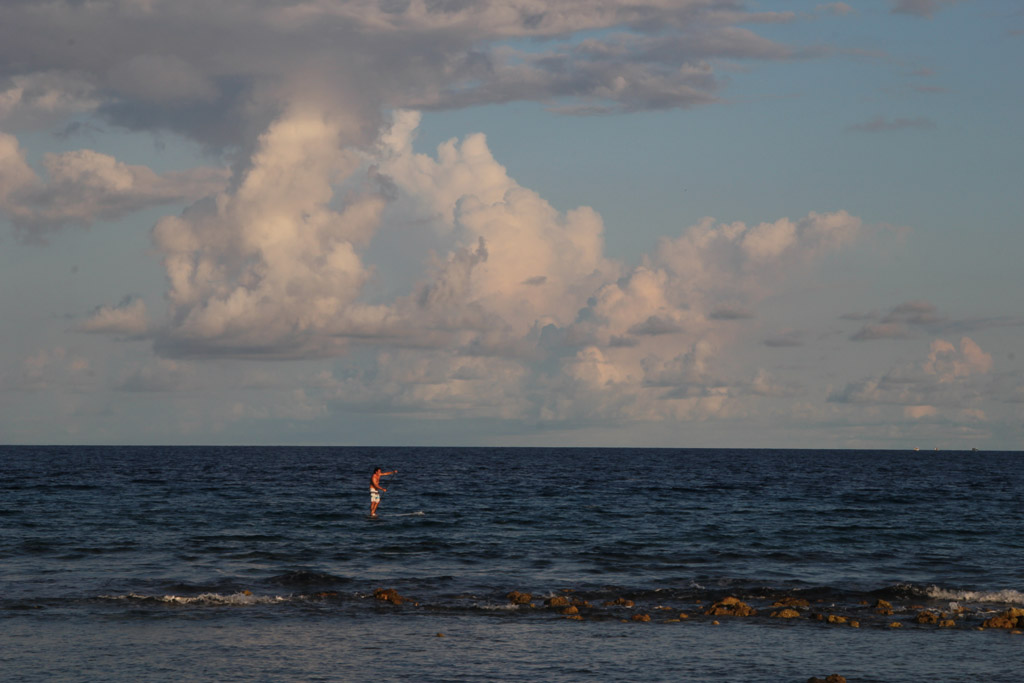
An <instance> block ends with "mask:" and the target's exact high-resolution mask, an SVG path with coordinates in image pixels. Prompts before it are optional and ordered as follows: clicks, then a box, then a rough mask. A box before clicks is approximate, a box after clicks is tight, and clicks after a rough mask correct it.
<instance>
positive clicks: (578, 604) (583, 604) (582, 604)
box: [572, 598, 593, 609]
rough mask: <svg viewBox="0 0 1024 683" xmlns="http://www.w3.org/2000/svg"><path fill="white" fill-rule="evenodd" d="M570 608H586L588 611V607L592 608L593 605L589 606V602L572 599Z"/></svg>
mask: <svg viewBox="0 0 1024 683" xmlns="http://www.w3.org/2000/svg"><path fill="white" fill-rule="evenodd" d="M572 606H573V607H586V608H588V609H589V608H590V607H592V606H593V605H591V604H590V603H589V602H587V601H586V600H581V599H579V598H575V599H573V601H572Z"/></svg>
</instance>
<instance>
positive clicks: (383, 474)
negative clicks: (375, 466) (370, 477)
mask: <svg viewBox="0 0 1024 683" xmlns="http://www.w3.org/2000/svg"><path fill="white" fill-rule="evenodd" d="M392 474H398V470H391V471H390V472H381V473H380V476H382V477H390V476H391V475H392Z"/></svg>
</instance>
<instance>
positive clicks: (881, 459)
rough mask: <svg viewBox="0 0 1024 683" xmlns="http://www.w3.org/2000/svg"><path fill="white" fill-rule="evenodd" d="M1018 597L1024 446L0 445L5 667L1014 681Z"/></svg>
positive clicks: (215, 673)
mask: <svg viewBox="0 0 1024 683" xmlns="http://www.w3.org/2000/svg"><path fill="white" fill-rule="evenodd" d="M375 466H380V467H382V468H384V469H385V470H392V469H398V471H399V472H398V474H397V475H394V476H391V477H385V478H383V479H382V484H383V486H385V487H386V488H387V489H388V492H387V493H385V494H383V501H382V503H381V506H380V510H379V516H378V518H376V519H371V518H370V517H369V515H368V512H369V494H368V488H369V479H370V474H371V472H372V470H373V468H374V467H375ZM379 589H387V590H390V591H393V592H391V593H380V592H379ZM375 591H376V592H377V596H375ZM513 591H516V592H519V593H521V594H528V595H529V597H528V598H526V597H523V598H520V599H521V600H524V602H522V604H517V603H516V602H515V599H516V597H517V596H515V595H513V596H512V597H511V598H510V597H509V595H510V593H512V592H513ZM395 595H397V596H400V597H401V598H403V599H404V600H402V601H401V602H402V604H394V602H390V601H387V600H382V599H380V598H381V597H388V596H392V597H394V596H395ZM557 598H564V599H565V601H567V602H569V606H565V605H560V606H559V605H556V604H552V603H558V602H562V601H561V600H558V599H557ZM726 598H735V599H736V600H738V601H740V602H742V603H744V604H745V605H746V606H748V607H749V608H750V609H751V610H754V611H756V613H755V614H752V615H748V616H736V615H734V614H722V613H718V614H715V613H714V612H715V609H716V608H715V605H716V604H719V603H721V601H723V600H724V599H726ZM786 601H788V602H789V603H790V608H791V609H793V610H794V612H795V613H796V616H794V617H793V618H782V617H781V616H771V615H772V614H779V613H780V610H781V609H783V608H784V606H783V605H778V604H777V603H782V602H786ZM396 602H397V600H396ZM729 602H733V601H729ZM886 603H889V605H891V614H884V613H879V612H880V611H881V612H886V611H887V606H886ZM571 606H575V612H576V613H575V614H571V612H573V610H572V609H569V612H570V614H566V613H565V611H566V610H567V609H568V607H571ZM1021 607H1024V454H1021V453H992V452H969V453H967V452H933V451H929V452H883V451H851V450H847V451H814V450H799V451H797V450H725V449H711V450H704V449H678V450H671V449H657V450H646V449H621V448H608V449H584V448H581V449H544V448H532V449H506V448H293V447H273V448H270V447H245V448H242V447H188V448H183V447H24V446H18V447H13V446H0V679H2V680H5V681H62V680H63V681H179V680H216V681H260V680H265V681H307V680H309V681H371V680H372V681H392V680H401V681H480V680H501V681H536V680H551V681H562V680H566V681H571V680H635V681H680V680H682V681H801V682H802V681H806V680H807V679H808V678H809V677H811V676H819V677H822V678H824V677H825V676H826V675H828V674H832V673H837V674H840V675H842V676H845V677H846V679H847V680H848V681H851V682H856V681H966V680H986V681H1018V680H1021V679H1022V677H1024V670H1022V665H1024V635H1020V634H1019V633H1014V632H1013V631H1012V630H1011V629H1001V628H984V629H983V624H984V623H985V621H986V620H988V619H991V618H992V617H993V616H996V615H998V614H1000V613H1002V612H1005V611H1006V610H1009V609H1012V608H1021ZM727 609H731V610H734V611H735V607H734V606H733V607H727ZM722 610H723V607H722V605H720V604H719V608H718V611H719V612H721V611H722ZM741 611H745V610H741ZM709 612H710V613H709ZM922 613H926V614H931V615H934V616H935V618H936V619H940V620H942V621H946V620H950V621H951V622H952V624H950V623H949V622H948V621H947V623H946V626H945V627H940V626H939V625H938V624H937V623H919V615H920V614H922ZM929 618H930V617H921V619H923V620H925V621H928V620H929ZM648 619H649V620H648ZM854 622H856V624H857V625H856V626H853V625H851V624H852V623H854ZM894 624H898V626H894Z"/></svg>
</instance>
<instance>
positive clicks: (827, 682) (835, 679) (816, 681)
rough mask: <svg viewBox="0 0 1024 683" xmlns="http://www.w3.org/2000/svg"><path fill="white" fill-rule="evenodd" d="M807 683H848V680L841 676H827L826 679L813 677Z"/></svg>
mask: <svg viewBox="0 0 1024 683" xmlns="http://www.w3.org/2000/svg"><path fill="white" fill-rule="evenodd" d="M807 683H846V678H844V677H843V676H840V675H839V674H829V675H828V676H825V678H818V677H817V676H811V677H810V678H808V679H807Z"/></svg>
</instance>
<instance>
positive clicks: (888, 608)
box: [875, 600, 893, 616]
mask: <svg viewBox="0 0 1024 683" xmlns="http://www.w3.org/2000/svg"><path fill="white" fill-rule="evenodd" d="M892 613H893V611H892V603H891V602H888V601H886V600H879V601H878V602H876V603H875V614H882V615H884V616H892Z"/></svg>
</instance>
